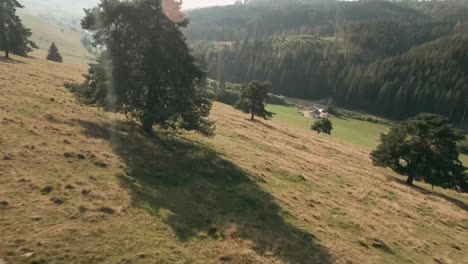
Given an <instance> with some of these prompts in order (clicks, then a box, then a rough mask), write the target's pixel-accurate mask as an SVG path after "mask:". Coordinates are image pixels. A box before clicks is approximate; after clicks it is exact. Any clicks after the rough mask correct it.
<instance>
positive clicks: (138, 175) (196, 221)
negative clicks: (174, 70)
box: [77, 121, 332, 263]
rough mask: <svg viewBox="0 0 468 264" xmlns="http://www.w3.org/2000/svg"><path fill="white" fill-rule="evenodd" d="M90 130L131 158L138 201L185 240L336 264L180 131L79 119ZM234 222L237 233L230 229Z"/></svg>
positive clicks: (268, 199)
mask: <svg viewBox="0 0 468 264" xmlns="http://www.w3.org/2000/svg"><path fill="white" fill-rule="evenodd" d="M77 122H78V123H79V124H80V125H81V126H82V127H83V128H84V129H85V133H86V134H87V135H88V136H91V137H96V138H102V139H106V140H109V141H111V143H112V147H113V150H114V152H115V153H116V154H117V155H119V156H120V157H121V158H122V159H123V160H124V161H125V163H126V166H127V175H126V176H122V177H119V178H120V181H121V183H122V184H123V185H124V186H125V187H126V188H128V190H130V192H131V194H132V195H133V205H134V206H139V207H142V208H146V209H148V210H149V211H150V212H151V213H152V214H154V216H155V217H158V218H161V219H163V221H165V222H166V223H167V224H168V225H170V226H171V228H172V229H173V230H174V232H175V233H176V234H177V237H178V239H179V240H181V241H187V240H190V239H192V238H197V237H199V236H200V234H203V235H204V236H207V237H211V238H212V239H224V238H227V237H231V238H235V239H245V240H248V241H252V242H253V243H254V244H255V246H254V247H253V250H255V252H256V253H257V254H259V255H262V256H263V255H265V254H271V253H272V254H274V255H275V256H276V257H280V258H282V259H284V260H285V261H287V262H290V263H331V262H332V260H331V257H330V255H329V253H328V251H327V250H326V249H325V248H324V247H322V246H321V245H320V244H319V242H318V241H317V239H316V238H315V236H314V235H312V234H309V233H307V232H305V231H302V230H300V229H298V228H297V227H294V226H292V225H290V224H288V223H287V222H285V220H284V219H283V217H282V215H287V213H284V212H283V213H282V212H281V208H280V207H279V206H278V205H277V204H276V203H275V201H274V199H273V197H272V196H271V195H270V194H268V193H267V192H265V191H263V190H262V189H261V188H260V187H259V186H258V185H257V184H256V183H255V182H253V181H252V180H251V179H250V177H249V175H248V174H247V172H245V171H243V170H242V169H241V168H239V167H238V166H236V165H235V164H233V163H232V162H230V161H228V160H226V159H224V158H223V157H222V155H220V154H219V153H217V152H216V151H215V150H213V149H212V148H210V147H208V146H206V145H202V144H198V143H195V142H193V141H189V140H187V139H183V138H181V137H178V136H164V137H158V138H147V137H144V136H142V135H141V134H139V133H137V132H134V131H135V130H134V129H131V128H128V127H127V126H126V125H125V124H122V123H121V124H118V125H114V126H113V128H110V127H112V126H111V125H109V124H104V125H103V124H97V123H92V122H86V121H77ZM229 225H235V226H236V227H237V230H236V232H235V233H230V234H228V233H226V232H224V231H223V230H226V229H227V227H229Z"/></svg>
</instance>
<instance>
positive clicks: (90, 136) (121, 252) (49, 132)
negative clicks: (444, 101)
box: [0, 57, 468, 264]
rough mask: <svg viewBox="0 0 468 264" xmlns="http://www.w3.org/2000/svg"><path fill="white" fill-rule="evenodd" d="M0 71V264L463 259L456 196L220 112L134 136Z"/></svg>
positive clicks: (25, 78) (326, 144) (29, 78)
mask: <svg viewBox="0 0 468 264" xmlns="http://www.w3.org/2000/svg"><path fill="white" fill-rule="evenodd" d="M15 59H16V60H15V61H4V60H2V61H0V71H1V72H2V75H1V76H0V122H1V123H0V175H1V177H0V237H1V239H0V263H8V264H10V263H112V264H114V263H466V259H467V258H466V254H467V252H466V251H465V250H466V248H467V246H468V239H467V238H468V236H467V235H468V231H467V230H468V213H467V210H468V208H467V203H468V197H467V196H466V195H461V194H456V193H454V192H451V191H441V190H438V189H437V190H435V191H432V190H430V188H428V186H425V185H420V187H418V188H409V187H407V186H405V185H403V184H402V183H401V181H400V180H399V178H398V177H396V176H395V175H393V174H391V173H390V172H388V171H385V170H380V169H377V168H375V167H373V166H372V165H371V162H370V160H369V158H368V153H367V152H366V151H364V150H361V149H358V148H356V147H353V146H351V145H346V144H338V143H337V142H334V141H331V140H328V139H327V138H323V137H320V136H317V135H315V134H313V133H310V132H308V131H300V130H295V129H293V128H289V127H286V126H284V125H281V124H279V123H276V122H275V121H257V122H250V121H248V120H247V116H245V115H243V114H242V113H240V112H237V111H235V110H233V109H232V108H231V107H228V106H225V105H221V104H215V105H214V109H213V111H212V116H211V118H212V119H213V120H215V121H216V122H217V135H216V136H215V137H214V138H203V137H201V136H198V135H196V134H192V133H182V134H177V135H176V134H168V133H159V135H158V137H157V138H153V139H150V138H145V137H142V136H141V135H140V134H138V132H137V128H136V127H132V125H131V124H128V123H126V122H124V120H123V119H122V118H121V117H120V116H119V115H114V114H107V113H104V112H102V111H101V110H99V109H96V108H91V107H85V106H81V105H80V104H79V103H77V102H76V100H75V99H74V97H73V96H72V95H71V94H70V93H69V92H68V91H67V90H66V89H65V88H63V86H62V84H63V83H64V82H66V81H78V80H80V78H81V73H82V72H81V71H80V70H79V69H75V68H70V67H67V66H66V65H65V66H64V65H60V64H56V63H51V62H46V61H43V60H40V59H22V58H17V57H15Z"/></svg>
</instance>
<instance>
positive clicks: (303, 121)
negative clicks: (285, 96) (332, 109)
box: [267, 105, 388, 149]
mask: <svg viewBox="0 0 468 264" xmlns="http://www.w3.org/2000/svg"><path fill="white" fill-rule="evenodd" d="M267 109H268V111H271V112H273V113H275V116H274V119H275V120H276V121H278V122H281V123H284V124H286V125H290V126H292V127H296V128H300V129H305V130H310V126H311V124H312V123H313V121H314V120H312V119H310V118H307V117H304V116H302V115H301V114H300V113H299V112H298V110H297V109H296V108H294V107H291V106H281V105H268V107H267ZM330 120H331V121H332V123H333V128H334V129H333V132H332V135H331V136H330V135H326V134H324V135H323V136H324V137H329V138H331V139H333V140H336V141H338V142H341V143H351V144H355V145H358V146H362V147H365V148H366V149H373V148H375V147H376V146H377V144H378V140H379V137H380V134H381V133H383V132H385V131H387V129H388V127H387V126H386V125H382V124H376V123H371V122H366V121H361V120H356V119H350V118H340V117H331V118H330Z"/></svg>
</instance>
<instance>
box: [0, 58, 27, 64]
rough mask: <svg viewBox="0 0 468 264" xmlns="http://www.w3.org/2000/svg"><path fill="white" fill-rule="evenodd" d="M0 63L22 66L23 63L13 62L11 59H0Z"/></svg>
mask: <svg viewBox="0 0 468 264" xmlns="http://www.w3.org/2000/svg"><path fill="white" fill-rule="evenodd" d="M0 63H10V64H24V62H22V61H19V60H15V59H12V58H5V57H1V58H0Z"/></svg>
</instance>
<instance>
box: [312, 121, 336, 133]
mask: <svg viewBox="0 0 468 264" xmlns="http://www.w3.org/2000/svg"><path fill="white" fill-rule="evenodd" d="M311 129H312V130H314V131H317V134H320V133H322V132H323V133H325V134H329V135H331V132H332V130H333V124H332V122H331V121H330V119H328V118H322V119H320V120H317V121H315V122H314V123H313V124H312V127H311Z"/></svg>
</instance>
